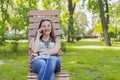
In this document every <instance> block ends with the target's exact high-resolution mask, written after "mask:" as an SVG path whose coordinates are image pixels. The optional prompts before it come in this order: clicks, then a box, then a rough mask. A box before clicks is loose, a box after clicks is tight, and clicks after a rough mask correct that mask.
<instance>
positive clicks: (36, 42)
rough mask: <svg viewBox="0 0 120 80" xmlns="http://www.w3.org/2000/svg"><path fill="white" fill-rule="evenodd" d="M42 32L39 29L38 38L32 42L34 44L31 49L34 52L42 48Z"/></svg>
mask: <svg viewBox="0 0 120 80" xmlns="http://www.w3.org/2000/svg"><path fill="white" fill-rule="evenodd" d="M41 35H42V34H41V33H40V32H39V30H38V31H37V35H36V38H35V40H34V41H33V43H32V46H31V51H32V52H33V53H36V52H38V51H39V50H40V36H41Z"/></svg>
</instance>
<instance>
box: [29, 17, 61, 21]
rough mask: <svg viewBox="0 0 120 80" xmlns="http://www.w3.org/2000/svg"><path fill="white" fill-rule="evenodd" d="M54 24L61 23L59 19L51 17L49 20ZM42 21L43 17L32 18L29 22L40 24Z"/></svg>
mask: <svg viewBox="0 0 120 80" xmlns="http://www.w3.org/2000/svg"><path fill="white" fill-rule="evenodd" d="M49 19H50V20H51V21H52V22H59V18H58V17H51V18H49ZM41 20H42V18H41V17H30V18H29V22H40V21H41Z"/></svg>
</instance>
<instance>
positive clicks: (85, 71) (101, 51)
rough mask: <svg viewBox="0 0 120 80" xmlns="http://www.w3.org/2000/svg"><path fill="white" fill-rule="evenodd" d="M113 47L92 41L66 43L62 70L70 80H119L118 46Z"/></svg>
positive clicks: (119, 60) (119, 55) (119, 53)
mask: <svg viewBox="0 0 120 80" xmlns="http://www.w3.org/2000/svg"><path fill="white" fill-rule="evenodd" d="M68 45H69V46H68ZM113 45H114V46H112V47H106V46H104V42H100V41H94V40H93V41H91V40H81V41H79V42H76V43H74V44H70V43H67V51H66V52H64V53H63V58H62V59H63V68H64V69H65V70H66V71H68V72H69V73H70V76H71V80H120V68H119V67H120V44H113Z"/></svg>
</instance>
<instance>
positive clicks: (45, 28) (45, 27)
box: [41, 21, 52, 35]
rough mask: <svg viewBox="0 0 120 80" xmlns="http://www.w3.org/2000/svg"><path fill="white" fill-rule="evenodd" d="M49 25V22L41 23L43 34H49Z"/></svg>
mask: <svg viewBox="0 0 120 80" xmlns="http://www.w3.org/2000/svg"><path fill="white" fill-rule="evenodd" d="M51 27H52V26H51V23H50V22H49V21H44V22H42V25H41V29H42V30H43V34H46V35H49V34H50V32H51Z"/></svg>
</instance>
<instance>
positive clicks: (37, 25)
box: [29, 23, 60, 29]
mask: <svg viewBox="0 0 120 80" xmlns="http://www.w3.org/2000/svg"><path fill="white" fill-rule="evenodd" d="M29 26H30V28H29V29H38V27H39V23H31V24H29ZM53 28H54V29H60V24H59V23H53Z"/></svg>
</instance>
